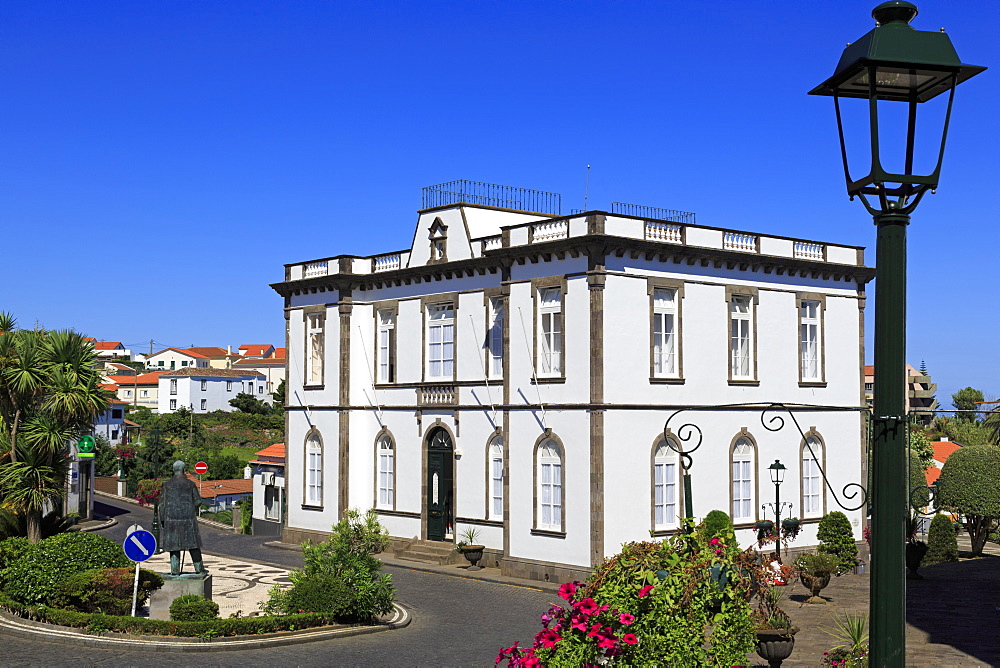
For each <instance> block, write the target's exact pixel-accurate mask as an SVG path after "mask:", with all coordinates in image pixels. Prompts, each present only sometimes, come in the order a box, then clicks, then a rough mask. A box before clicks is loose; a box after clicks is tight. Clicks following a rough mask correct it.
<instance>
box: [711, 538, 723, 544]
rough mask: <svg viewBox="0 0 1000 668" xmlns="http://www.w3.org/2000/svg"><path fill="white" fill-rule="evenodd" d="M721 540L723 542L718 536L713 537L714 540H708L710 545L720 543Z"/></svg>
mask: <svg viewBox="0 0 1000 668" xmlns="http://www.w3.org/2000/svg"><path fill="white" fill-rule="evenodd" d="M721 542H722V541H721V540H719V539H718V538H713V539H712V540H710V541H708V544H709V545H718V544H719V543H721Z"/></svg>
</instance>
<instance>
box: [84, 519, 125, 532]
mask: <svg viewBox="0 0 1000 668" xmlns="http://www.w3.org/2000/svg"><path fill="white" fill-rule="evenodd" d="M91 521H93V520H91ZM116 524H118V520H116V519H115V518H114V517H107V518H105V519H104V521H103V522H101V523H100V524H96V525H93V526H80V525H77V529H76V530H77V531H100V530H101V529H107V528H109V527H113V526H114V525H116Z"/></svg>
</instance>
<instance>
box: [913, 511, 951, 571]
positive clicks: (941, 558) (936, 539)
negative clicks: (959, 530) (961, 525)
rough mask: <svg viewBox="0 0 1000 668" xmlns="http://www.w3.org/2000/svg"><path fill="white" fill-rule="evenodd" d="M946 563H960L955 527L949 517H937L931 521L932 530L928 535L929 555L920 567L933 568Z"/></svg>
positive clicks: (925, 556)
mask: <svg viewBox="0 0 1000 668" xmlns="http://www.w3.org/2000/svg"><path fill="white" fill-rule="evenodd" d="M946 561H958V539H957V538H956V537H955V525H954V523H953V522H952V521H951V518H950V517H948V516H947V515H935V516H934V519H933V520H931V529H930V531H929V532H928V533H927V554H926V555H924V560H923V561H922V562H921V564H920V565H921V566H931V565H933V564H942V563H944V562H946Z"/></svg>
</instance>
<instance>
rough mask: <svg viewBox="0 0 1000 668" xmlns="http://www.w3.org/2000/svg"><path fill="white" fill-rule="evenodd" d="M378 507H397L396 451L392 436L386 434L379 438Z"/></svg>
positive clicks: (389, 508) (390, 508)
mask: <svg viewBox="0 0 1000 668" xmlns="http://www.w3.org/2000/svg"><path fill="white" fill-rule="evenodd" d="M377 451H378V453H377V457H378V507H379V508H385V509H388V510H392V509H394V508H395V507H396V452H395V449H394V448H393V443H392V437H391V436H389V435H388V434H385V435H383V436H381V437H379V439H378V445H377Z"/></svg>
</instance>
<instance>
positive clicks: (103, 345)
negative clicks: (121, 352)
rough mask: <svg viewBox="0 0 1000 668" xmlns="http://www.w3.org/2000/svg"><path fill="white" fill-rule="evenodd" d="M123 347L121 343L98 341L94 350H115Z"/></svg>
mask: <svg viewBox="0 0 1000 668" xmlns="http://www.w3.org/2000/svg"><path fill="white" fill-rule="evenodd" d="M124 347H125V346H123V345H122V342H121V341H98V342H97V343H95V344H94V350H117V349H118V348H124Z"/></svg>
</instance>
